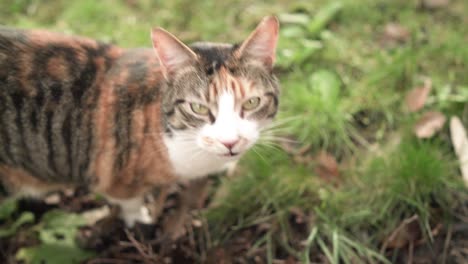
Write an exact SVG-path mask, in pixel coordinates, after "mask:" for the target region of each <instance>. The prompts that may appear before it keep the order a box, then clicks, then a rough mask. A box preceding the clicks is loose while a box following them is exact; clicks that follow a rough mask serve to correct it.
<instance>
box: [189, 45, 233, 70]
mask: <svg viewBox="0 0 468 264" xmlns="http://www.w3.org/2000/svg"><path fill="white" fill-rule="evenodd" d="M190 48H191V49H192V50H193V51H194V52H195V53H196V54H197V55H198V60H199V63H200V64H201V65H202V66H203V67H204V69H205V71H207V73H208V74H211V73H213V72H214V71H217V70H218V69H219V68H220V67H221V66H223V65H226V64H232V63H233V62H234V60H233V56H232V54H233V52H234V51H235V50H236V48H237V45H232V44H228V43H214V42H196V43H193V44H192V45H190Z"/></svg>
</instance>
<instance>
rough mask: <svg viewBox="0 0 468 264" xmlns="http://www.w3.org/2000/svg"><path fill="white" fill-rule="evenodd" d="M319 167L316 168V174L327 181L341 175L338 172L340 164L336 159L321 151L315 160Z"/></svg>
mask: <svg viewBox="0 0 468 264" xmlns="http://www.w3.org/2000/svg"><path fill="white" fill-rule="evenodd" d="M315 160H316V163H317V166H316V167H315V173H317V174H318V175H319V176H320V177H322V178H323V179H326V180H330V179H333V178H336V177H338V176H339V175H340V172H339V171H338V162H336V159H335V157H333V156H332V155H331V154H330V153H328V152H326V151H323V150H322V151H320V153H319V154H318V155H317V156H316V158H315Z"/></svg>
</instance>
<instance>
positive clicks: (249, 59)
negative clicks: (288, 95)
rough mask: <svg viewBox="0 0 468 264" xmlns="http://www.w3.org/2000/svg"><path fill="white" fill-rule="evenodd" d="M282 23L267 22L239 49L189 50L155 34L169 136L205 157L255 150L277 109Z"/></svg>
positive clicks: (198, 46) (228, 156)
mask: <svg viewBox="0 0 468 264" xmlns="http://www.w3.org/2000/svg"><path fill="white" fill-rule="evenodd" d="M278 29H279V23H278V20H277V19H276V18H275V17H272V16H271V17H266V18H264V19H263V20H262V21H261V22H260V24H259V25H258V26H257V28H256V29H255V30H254V31H253V32H252V33H251V34H250V36H249V37H248V38H247V39H246V40H245V41H243V42H242V43H241V44H240V45H230V44H218V43H203V42H200V43H195V44H193V45H191V46H190V47H189V46H186V45H184V44H183V43H182V42H181V41H179V40H178V39H177V38H176V37H174V36H173V35H171V34H170V33H168V32H167V31H165V30H163V29H160V28H157V29H154V30H153V31H152V39H153V45H154V50H155V51H156V54H157V56H158V58H159V61H160V64H161V70H162V72H163V74H164V77H165V78H166V85H165V87H163V89H164V92H163V99H162V109H163V114H164V118H165V125H166V126H167V130H168V134H169V135H170V136H171V137H173V138H177V139H180V140H183V141H193V142H195V144H196V145H197V146H198V148H200V149H202V150H203V151H204V152H206V153H210V154H212V155H214V156H218V157H226V159H232V158H236V157H238V156H240V154H242V153H244V152H245V151H246V150H247V149H249V148H250V147H251V146H253V145H254V143H255V142H256V141H257V140H258V138H259V136H260V132H261V130H262V128H263V127H265V125H267V124H268V123H269V122H270V121H271V120H272V119H273V117H274V116H275V114H276V112H277V109H278V95H279V85H278V82H277V79H276V78H275V76H274V75H273V73H272V69H273V63H274V61H275V50H276V44H277V40H278Z"/></svg>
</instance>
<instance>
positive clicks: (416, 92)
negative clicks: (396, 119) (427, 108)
mask: <svg viewBox="0 0 468 264" xmlns="http://www.w3.org/2000/svg"><path fill="white" fill-rule="evenodd" d="M431 86H432V85H431V82H430V81H427V82H425V83H424V86H423V87H418V88H414V89H413V90H411V91H410V92H409V93H408V94H407V95H406V98H405V103H406V106H407V107H408V110H409V111H410V112H416V111H418V110H420V109H421V108H423V107H424V104H425V103H426V100H427V97H428V95H429V93H430V92H431Z"/></svg>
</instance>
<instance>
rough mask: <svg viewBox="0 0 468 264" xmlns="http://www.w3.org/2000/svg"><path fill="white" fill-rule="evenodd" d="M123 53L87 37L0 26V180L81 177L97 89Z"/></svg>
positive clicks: (88, 144)
mask: <svg viewBox="0 0 468 264" xmlns="http://www.w3.org/2000/svg"><path fill="white" fill-rule="evenodd" d="M121 54H122V50H121V49H120V48H118V47H116V46H113V45H109V44H104V43H100V42H98V41H95V40H92V39H88V38H83V37H72V36H67V35H64V34H60V33H53V32H49V31H45V30H23V29H14V28H8V27H1V26H0V174H2V170H3V171H5V170H6V168H9V170H10V173H6V172H4V173H3V174H12V173H11V168H17V169H21V170H22V171H26V172H28V173H33V174H34V175H35V177H38V178H41V179H53V178H55V179H60V178H61V179H62V180H64V179H65V178H68V177H72V178H75V179H76V180H79V179H77V178H79V177H83V175H84V172H85V171H86V169H87V167H88V166H89V153H90V146H91V145H92V140H91V139H92V137H93V135H92V130H91V127H92V112H93V109H94V108H95V107H96V104H97V100H98V97H99V92H100V88H99V87H100V86H101V84H102V82H103V80H104V79H105V78H106V77H105V76H106V73H107V72H108V71H109V69H110V68H112V66H113V65H114V64H115V61H116V60H118V59H119V58H120V57H121Z"/></svg>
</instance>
